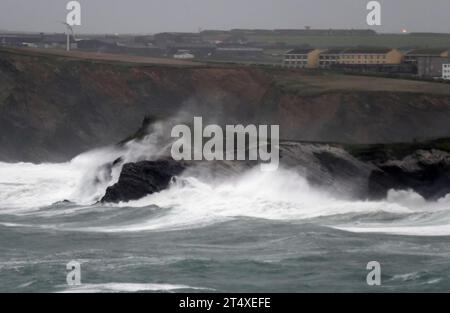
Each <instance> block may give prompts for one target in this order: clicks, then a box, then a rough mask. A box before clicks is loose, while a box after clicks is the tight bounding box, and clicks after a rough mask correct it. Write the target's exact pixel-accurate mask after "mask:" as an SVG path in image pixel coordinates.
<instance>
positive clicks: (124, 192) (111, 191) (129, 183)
mask: <svg viewBox="0 0 450 313" xmlns="http://www.w3.org/2000/svg"><path fill="white" fill-rule="evenodd" d="M185 168H186V166H185V165H184V164H183V163H181V162H176V161H172V160H161V161H142V162H138V163H127V164H125V165H124V166H123V168H122V172H121V174H120V178H119V181H118V182H117V183H116V184H115V185H113V186H111V187H108V189H107V190H106V194H105V196H104V197H103V198H102V200H101V202H111V203H117V202H121V201H124V202H126V201H130V200H138V199H140V198H142V197H145V196H146V195H149V194H152V193H155V192H158V191H161V190H163V189H165V188H167V186H168V185H169V183H170V180H171V179H172V177H174V176H177V175H179V174H180V173H182V172H183V171H184V170H185Z"/></svg>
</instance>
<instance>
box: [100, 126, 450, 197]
mask: <svg viewBox="0 0 450 313" xmlns="http://www.w3.org/2000/svg"><path fill="white" fill-rule="evenodd" d="M149 121H153V122H156V120H155V119H149V118H146V119H145V120H144V123H143V126H142V127H141V128H140V130H139V131H138V132H137V133H136V134H138V135H134V136H131V137H129V140H138V138H142V137H143V134H144V132H145V130H144V129H151V127H150V128H149V125H151V123H150V122H149ZM144 137H145V136H144ZM449 143H450V140H449V139H439V140H436V141H425V142H421V143H414V144H390V145H340V144H332V143H329V144H327V143H310V142H294V141H283V142H281V143H280V145H279V152H280V167H282V168H283V169H287V170H290V171H294V172H296V173H298V174H299V175H300V176H301V177H305V179H306V180H307V181H308V183H309V184H310V185H311V186H314V187H317V188H319V189H321V190H323V191H326V192H329V193H331V194H336V195H339V196H340V197H341V198H349V199H353V200H381V199H385V198H386V196H387V194H388V192H389V191H390V190H413V191H414V192H416V193H417V194H419V195H420V196H422V197H423V198H424V199H426V200H437V199H439V198H441V197H444V196H445V195H447V194H448V193H450V151H445V150H448V149H449V148H448V147H450V145H448V144H449ZM123 144H125V143H124V142H122V143H121V145H123ZM259 164H260V162H259V161H217V160H216V161H206V160H203V161H175V160H173V159H172V158H171V157H170V156H168V155H167V156H164V157H161V158H160V159H157V160H152V161H140V162H135V163H127V164H125V165H124V166H123V168H122V171H121V174H120V178H119V181H118V182H117V183H116V184H114V185H112V186H110V187H108V188H107V190H106V193H105V196H104V197H103V198H102V200H101V201H102V202H106V203H108V202H111V203H117V202H127V201H131V200H138V199H140V198H142V197H145V196H147V195H150V194H153V193H155V192H159V191H162V190H164V189H166V188H168V187H169V185H170V182H171V181H172V179H174V178H175V177H179V176H184V177H196V178H199V179H203V180H206V181H213V180H226V179H232V178H234V177H238V176H239V175H241V174H243V173H245V172H246V171H249V170H250V169H253V168H259V167H257V166H258V165H259Z"/></svg>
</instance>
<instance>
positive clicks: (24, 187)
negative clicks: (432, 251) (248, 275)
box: [0, 137, 450, 236]
mask: <svg viewBox="0 0 450 313" xmlns="http://www.w3.org/2000/svg"><path fill="white" fill-rule="evenodd" d="M147 141H148V142H146V143H145V144H142V145H141V146H139V145H137V144H132V145H129V146H128V147H125V149H127V150H126V151H125V155H126V157H125V161H127V162H129V161H136V160H139V159H141V156H142V155H149V154H150V155H152V154H153V155H156V152H155V151H149V149H155V148H154V147H155V145H153V144H149V142H150V143H152V142H153V143H154V142H156V141H157V137H150V138H148V139H147ZM149 147H150V148H149ZM127 152H128V153H127ZM123 153H124V150H121V151H118V150H116V149H109V148H105V149H98V150H94V151H91V152H88V153H85V154H82V155H80V156H78V157H76V158H75V159H73V160H72V161H71V162H68V163H62V164H41V165H35V164H29V163H16V164H9V163H0V214H12V215H23V214H26V215H33V214H38V213H39V214H42V212H40V210H41V208H42V207H45V206H50V205H52V204H54V203H55V202H58V201H62V200H66V199H67V200H70V201H72V202H74V203H77V204H78V205H80V206H79V207H76V208H75V209H73V210H79V211H83V210H90V209H92V206H91V205H93V204H94V203H95V202H96V201H98V200H99V199H100V198H101V197H102V196H103V194H104V192H105V190H106V187H107V186H108V185H111V184H113V183H114V182H116V181H117V179H118V176H119V173H120V167H118V168H116V169H115V170H114V171H113V172H112V173H109V172H108V171H105V170H102V166H103V165H104V164H107V163H110V162H112V161H114V160H115V159H116V158H117V157H118V156H120V155H123ZM99 169H100V170H99ZM94 181H95V183H94ZM449 203H450V196H448V197H446V198H443V199H440V200H439V201H437V202H426V201H425V200H424V199H423V198H422V197H420V196H419V195H417V194H415V193H413V192H394V191H392V192H390V193H389V196H388V198H387V199H386V200H385V201H380V202H371V201H349V200H345V199H344V198H343V197H340V196H339V195H331V194H328V193H325V192H324V191H320V190H317V189H314V188H312V187H311V186H309V185H308V183H307V182H306V180H305V179H304V178H303V177H301V176H299V175H298V174H296V173H294V172H292V171H287V170H283V169H279V170H278V171H276V172H261V171H259V170H258V169H255V170H251V171H249V172H247V173H243V174H242V175H241V176H240V177H239V178H234V179H229V180H225V181H221V182H217V181H215V182H211V181H205V180H202V179H201V178H200V179H198V178H193V177H180V178H179V179H177V181H176V183H174V184H172V185H171V186H170V188H169V189H167V190H164V191H162V192H160V193H157V194H153V195H150V196H147V197H145V198H143V199H140V200H138V201H132V202H129V203H120V204H118V205H114V207H134V208H138V207H148V206H151V205H156V206H158V207H160V208H162V209H167V210H166V212H165V214H164V215H160V216H158V217H154V218H151V219H149V220H142V221H139V222H138V223H134V224H131V225H126V226H123V225H122V226H119V225H108V226H102V227H96V228H93V227H85V228H77V229H76V230H79V231H99V232H130V231H145V230H161V229H178V228H193V227H202V226H205V225H211V224H214V223H218V222H222V221H227V220H232V219H234V218H236V217H239V216H240V217H252V218H262V219H269V220H285V221H293V222H297V221H304V220H306V219H313V218H319V217H333V216H344V217H345V216H348V220H345V219H343V220H342V219H341V220H340V221H339V223H331V224H330V223H327V222H325V223H326V226H330V227H334V228H337V229H341V230H346V231H351V232H376V233H391V234H403V235H417V236H449V235H450V209H449ZM96 208H97V209H98V206H97V207H96ZM106 209H107V208H106ZM124 209H125V208H124ZM64 213H67V212H64ZM384 213H386V214H387V213H389V214H392V215H394V216H395V217H396V218H395V219H393V220H387V221H385V220H383V219H380V220H376V219H375V221H372V220H371V221H370V223H369V222H367V221H366V222H364V221H361V220H359V218H358V217H360V216H361V217H367V216H368V215H369V216H370V215H376V214H384ZM47 214H50V215H52V214H58V211H56V212H55V210H52V211H50V212H47ZM0 222H1V220H0ZM3 225H8V224H7V223H3ZM47 226H48V227H53V226H51V225H47ZM54 227H55V228H57V227H56V226H54Z"/></svg>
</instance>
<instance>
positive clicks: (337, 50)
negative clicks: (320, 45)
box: [321, 48, 347, 54]
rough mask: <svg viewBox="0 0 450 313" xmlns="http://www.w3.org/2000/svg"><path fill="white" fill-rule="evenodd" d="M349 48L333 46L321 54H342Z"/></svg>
mask: <svg viewBox="0 0 450 313" xmlns="http://www.w3.org/2000/svg"><path fill="white" fill-rule="evenodd" d="M346 50H347V49H345V48H331V49H327V50H325V51H324V52H322V53H321V54H340V53H343V52H345V51H346Z"/></svg>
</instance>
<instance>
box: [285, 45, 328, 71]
mask: <svg viewBox="0 0 450 313" xmlns="http://www.w3.org/2000/svg"><path fill="white" fill-rule="evenodd" d="M321 51H322V50H319V49H312V48H306V49H293V50H290V51H288V52H287V53H286V54H285V55H284V60H283V66H284V67H288V68H317V67H318V66H319V55H320V52H321Z"/></svg>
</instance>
